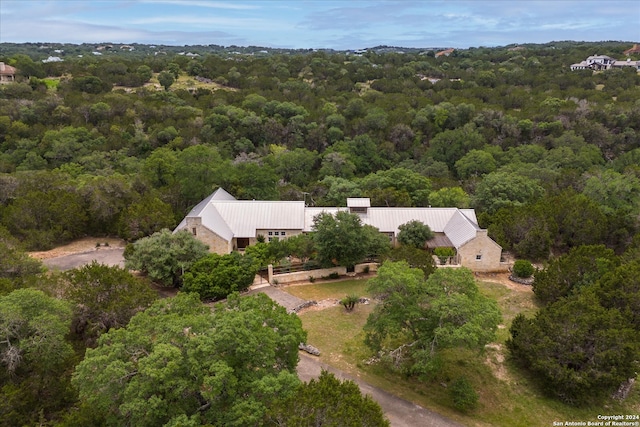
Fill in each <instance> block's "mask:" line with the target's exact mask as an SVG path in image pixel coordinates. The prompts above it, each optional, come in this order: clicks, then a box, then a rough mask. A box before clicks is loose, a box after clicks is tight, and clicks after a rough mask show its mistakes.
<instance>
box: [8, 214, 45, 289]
mask: <svg viewBox="0 0 640 427" xmlns="http://www.w3.org/2000/svg"><path fill="white" fill-rule="evenodd" d="M43 271H44V268H43V266H42V263H41V262H40V261H39V260H37V259H34V258H31V257H30V256H29V255H28V254H27V253H26V252H24V251H23V250H22V249H21V247H20V244H19V242H18V241H17V240H16V239H15V238H13V237H12V236H11V235H10V234H9V232H8V231H7V229H6V228H4V227H2V226H0V296H2V295H3V294H5V293H9V292H11V291H12V290H14V289H16V288H20V287H23V286H24V285H25V284H26V283H28V281H29V279H30V278H33V277H35V276H37V275H38V274H40V273H42V272H43Z"/></svg>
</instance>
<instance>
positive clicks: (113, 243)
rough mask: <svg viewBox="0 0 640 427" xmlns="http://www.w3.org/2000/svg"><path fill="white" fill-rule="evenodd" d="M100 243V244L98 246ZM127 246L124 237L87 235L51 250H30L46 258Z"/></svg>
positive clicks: (30, 253)
mask: <svg viewBox="0 0 640 427" xmlns="http://www.w3.org/2000/svg"><path fill="white" fill-rule="evenodd" d="M98 243H99V244H100V246H98ZM125 246H126V242H125V241H124V240H122V239H116V238H113V237H85V238H82V239H78V240H74V241H73V242H71V243H69V244H66V245H63V246H58V247H57V248H53V249H51V250H49V251H40V252H29V255H30V256H31V257H32V258H35V259H39V260H45V259H50V258H58V257H61V256H66V255H75V254H79V253H85V252H90V251H97V250H100V249H101V248H102V249H106V248H111V249H118V248H122V249H124V247H125Z"/></svg>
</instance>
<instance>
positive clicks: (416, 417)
mask: <svg viewBox="0 0 640 427" xmlns="http://www.w3.org/2000/svg"><path fill="white" fill-rule="evenodd" d="M323 369H324V370H325V371H329V372H331V373H333V374H334V375H335V376H336V377H337V378H340V379H342V380H345V379H347V380H351V381H354V382H355V383H356V384H358V386H359V387H360V390H361V391H362V393H365V394H368V395H369V396H371V397H372V398H373V400H375V401H376V402H378V403H379V404H380V406H381V407H382V410H383V411H384V414H385V415H386V416H387V418H388V419H389V421H390V422H391V426H392V427H418V426H419V427H462V424H458V423H456V422H455V421H451V420H449V419H447V418H445V417H443V416H442V415H440V414H437V413H435V412H432V411H429V410H428V409H425V408H423V407H422V406H419V405H416V404H415V403H411V402H409V401H407V400H404V399H400V398H399V397H396V396H394V395H392V394H389V393H387V392H386V391H384V390H381V389H379V388H376V387H373V386H372V385H370V384H368V383H366V382H364V381H361V380H358V379H357V378H353V377H351V376H349V375H347V374H346V373H344V372H342V371H340V370H338V369H335V368H333V367H331V366H329V365H327V364H324V363H322V362H320V361H319V360H318V358H316V357H314V356H309V355H307V354H305V353H302V352H301V353H300V362H298V368H297V370H298V377H300V379H301V380H302V381H305V382H306V381H309V380H310V379H312V378H317V377H319V376H320V373H321V372H322V370H323Z"/></svg>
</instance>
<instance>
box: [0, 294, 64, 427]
mask: <svg viewBox="0 0 640 427" xmlns="http://www.w3.org/2000/svg"><path fill="white" fill-rule="evenodd" d="M70 323H71V309H70V308H69V305H68V304H67V303H66V302H65V301H60V300H57V299H55V298H52V297H49V296H47V295H45V294H44V293H43V292H42V291H39V290H35V289H18V290H15V291H13V292H11V293H10V294H8V295H5V296H2V297H0V334H1V336H2V338H1V339H0V364H1V365H2V369H0V384H2V387H1V388H0V419H1V420H2V424H3V425H36V424H38V423H42V422H43V419H47V418H49V417H52V416H54V415H55V414H56V412H58V411H60V410H61V409H63V408H64V407H65V406H66V405H69V404H70V403H71V402H72V401H73V399H74V397H73V396H72V394H73V393H70V392H69V390H70V385H69V378H68V371H69V369H70V368H71V366H72V362H73V348H72V346H71V345H70V344H69V343H68V342H67V341H66V339H65V336H66V335H67V334H68V333H69V326H70Z"/></svg>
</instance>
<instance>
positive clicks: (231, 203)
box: [176, 188, 480, 248]
mask: <svg viewBox="0 0 640 427" xmlns="http://www.w3.org/2000/svg"><path fill="white" fill-rule="evenodd" d="M349 200H350V201H352V202H353V203H362V204H360V205H359V206H361V207H363V206H367V205H368V202H369V199H363V198H350V199H349ZM365 201H366V202H365ZM364 203H366V204H367V205H365V204H364ZM353 206H356V205H351V207H353ZM367 207H368V206H367ZM339 211H348V208H344V207H342V208H338V207H305V205H304V201H255V200H236V199H235V198H233V196H231V195H230V194H229V193H227V192H226V191H224V190H223V189H222V188H220V189H218V190H216V191H215V192H214V193H212V194H211V195H209V197H207V198H206V199H204V200H203V201H202V202H200V203H198V204H197V205H196V206H195V207H194V208H193V209H192V210H191V212H189V214H188V215H187V217H200V218H201V219H202V225H203V226H205V227H207V228H209V229H210V230H211V231H213V232H215V233H216V234H218V235H219V236H221V237H222V238H224V239H226V240H227V241H230V240H231V239H232V238H233V237H256V233H257V230H301V231H305V232H310V231H312V229H313V218H314V217H315V216H316V215H318V214H319V213H321V212H327V213H330V214H332V215H334V214H335V213H336V212H339ZM358 216H359V217H360V219H361V220H362V223H363V224H368V225H372V226H374V227H376V228H378V229H379V230H380V231H381V232H383V233H394V234H397V233H398V232H399V229H398V226H400V225H402V224H406V223H407V222H409V221H413V220H418V221H420V222H422V223H424V224H426V225H428V226H429V228H431V230H432V231H433V232H435V233H444V235H446V237H447V238H448V239H449V240H450V241H451V243H452V245H453V246H454V247H456V248H459V247H460V246H462V245H463V244H465V243H466V242H468V241H469V240H471V239H473V238H474V237H475V236H476V232H477V231H478V230H479V229H480V228H479V227H478V224H477V219H476V214H475V211H474V210H473V209H457V208H404V207H398V208H386V207H373V208H371V207H368V209H367V212H366V213H361V214H358ZM185 226H186V218H185V220H183V221H182V222H181V223H180V225H178V227H177V228H176V231H177V230H179V229H181V228H184V227H185Z"/></svg>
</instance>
